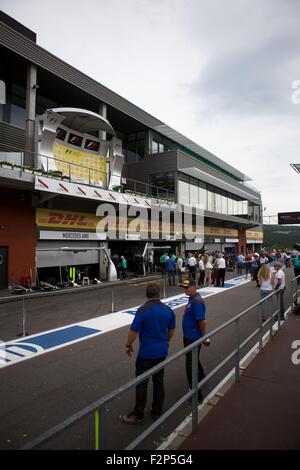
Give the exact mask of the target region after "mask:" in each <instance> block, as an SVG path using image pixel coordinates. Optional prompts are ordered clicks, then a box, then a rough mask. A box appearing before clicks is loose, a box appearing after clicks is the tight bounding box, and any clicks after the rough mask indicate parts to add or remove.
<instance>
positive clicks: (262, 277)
mask: <svg viewBox="0 0 300 470" xmlns="http://www.w3.org/2000/svg"><path fill="white" fill-rule="evenodd" d="M258 283H259V285H260V297H261V299H264V298H265V297H267V296H268V295H270V294H271V292H272V273H271V269H270V266H269V265H268V264H267V263H263V265H262V266H261V268H260V270H259V272H258ZM269 300H270V301H271V299H269ZM269 308H270V302H269V301H265V302H263V303H262V304H261V311H262V320H263V321H265V320H266V319H267V317H268V314H269Z"/></svg>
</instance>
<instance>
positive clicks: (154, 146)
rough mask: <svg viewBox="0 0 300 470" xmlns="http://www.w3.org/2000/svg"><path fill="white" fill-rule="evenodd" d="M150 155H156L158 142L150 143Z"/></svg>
mask: <svg viewBox="0 0 300 470" xmlns="http://www.w3.org/2000/svg"><path fill="white" fill-rule="evenodd" d="M151 153H158V142H155V141H154V140H153V141H152V146H151Z"/></svg>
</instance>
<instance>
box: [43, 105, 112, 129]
mask: <svg viewBox="0 0 300 470" xmlns="http://www.w3.org/2000/svg"><path fill="white" fill-rule="evenodd" d="M47 111H48V112H54V113H58V114H61V115H62V116H64V119H63V121H62V124H63V125H64V126H66V127H68V128H69V129H73V130H74V131H77V132H80V133H81V134H88V133H90V132H94V131H104V132H108V133H109V134H112V135H114V136H115V135H116V133H115V131H114V129H113V127H112V126H111V125H110V123H109V122H108V121H107V119H105V118H104V117H103V116H100V114H97V113H94V112H93V111H89V110H87V109H79V108H52V109H48V110H47Z"/></svg>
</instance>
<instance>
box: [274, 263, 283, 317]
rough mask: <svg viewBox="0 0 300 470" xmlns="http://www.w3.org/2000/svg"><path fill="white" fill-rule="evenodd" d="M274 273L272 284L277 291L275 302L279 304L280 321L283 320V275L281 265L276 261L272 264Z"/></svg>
mask: <svg viewBox="0 0 300 470" xmlns="http://www.w3.org/2000/svg"><path fill="white" fill-rule="evenodd" d="M274 268H275V273H273V282H274V287H275V290H276V291H277V300H278V303H279V315H280V320H284V291H285V274H284V272H283V270H282V266H281V263H279V262H278V261H277V262H276V263H275V264H274Z"/></svg>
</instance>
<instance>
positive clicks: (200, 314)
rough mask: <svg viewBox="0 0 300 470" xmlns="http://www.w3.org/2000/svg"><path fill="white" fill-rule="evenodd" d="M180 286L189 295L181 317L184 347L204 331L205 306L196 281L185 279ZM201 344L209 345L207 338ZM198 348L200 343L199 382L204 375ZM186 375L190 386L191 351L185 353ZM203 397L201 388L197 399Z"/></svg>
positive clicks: (199, 336)
mask: <svg viewBox="0 0 300 470" xmlns="http://www.w3.org/2000/svg"><path fill="white" fill-rule="evenodd" d="M180 286H181V287H183V288H184V289H185V294H186V295H188V296H189V301H188V304H187V306H186V308H185V311H184V315H183V319H182V330H183V344H184V347H187V346H189V345H190V344H192V343H194V342H195V341H197V340H198V339H200V338H202V336H204V335H205V333H206V321H205V311H206V306H205V303H204V300H203V299H202V297H201V295H200V294H199V293H198V291H197V287H196V282H195V281H194V280H189V279H187V280H185V281H184V282H183V283H182V284H180ZM203 344H205V345H206V346H208V345H209V340H206V341H205V342H204V343H203ZM200 349H201V345H200V346H199V347H198V382H200V381H201V380H202V379H203V378H204V377H205V374H204V370H203V367H202V364H201V362H200ZM185 365H186V375H187V381H188V386H189V388H190V389H191V388H192V351H190V352H188V353H187V354H186V361H185ZM202 400H203V397H202V393H201V390H199V392H198V401H199V402H202Z"/></svg>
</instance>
